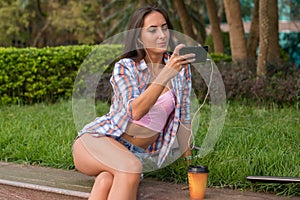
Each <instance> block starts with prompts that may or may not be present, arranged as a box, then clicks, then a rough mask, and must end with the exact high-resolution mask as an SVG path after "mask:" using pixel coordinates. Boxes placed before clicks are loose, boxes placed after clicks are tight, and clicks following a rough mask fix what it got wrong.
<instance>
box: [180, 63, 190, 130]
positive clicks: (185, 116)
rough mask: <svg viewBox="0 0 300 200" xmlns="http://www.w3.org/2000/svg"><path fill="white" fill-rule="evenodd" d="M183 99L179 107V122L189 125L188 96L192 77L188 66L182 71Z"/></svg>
mask: <svg viewBox="0 0 300 200" xmlns="http://www.w3.org/2000/svg"><path fill="white" fill-rule="evenodd" d="M182 87H183V90H182V92H183V98H182V105H181V122H182V123H184V124H190V123H191V116H190V95H191V88H192V77H191V70H190V66H187V67H186V68H185V70H184V81H183V85H182Z"/></svg>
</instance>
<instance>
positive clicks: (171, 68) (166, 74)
mask: <svg viewBox="0 0 300 200" xmlns="http://www.w3.org/2000/svg"><path fill="white" fill-rule="evenodd" d="M183 47H185V45H184V44H179V45H177V46H176V48H175V49H174V52H173V54H172V56H171V57H170V58H169V61H168V63H167V64H166V65H165V67H164V69H163V70H162V71H161V73H160V74H159V75H161V76H163V77H161V78H164V79H167V80H164V81H169V80H170V79H171V78H173V77H175V76H176V75H177V74H178V72H180V71H181V69H182V68H184V67H185V66H186V65H188V64H189V63H191V62H193V61H195V54H193V53H189V54H184V55H180V54H179V50H180V49H181V48H183ZM164 81H163V82H164Z"/></svg>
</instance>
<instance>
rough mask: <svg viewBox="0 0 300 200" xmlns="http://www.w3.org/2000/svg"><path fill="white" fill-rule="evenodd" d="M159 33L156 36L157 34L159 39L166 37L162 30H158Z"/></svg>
mask: <svg viewBox="0 0 300 200" xmlns="http://www.w3.org/2000/svg"><path fill="white" fill-rule="evenodd" d="M158 30H159V31H158V34H159V37H160V38H164V37H166V33H165V32H164V30H163V29H161V28H160V29H158Z"/></svg>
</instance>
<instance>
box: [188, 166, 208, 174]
mask: <svg viewBox="0 0 300 200" xmlns="http://www.w3.org/2000/svg"><path fill="white" fill-rule="evenodd" d="M188 172H192V173H193V172H194V173H208V172H209V170H208V167H207V166H199V165H197V166H195V165H190V166H189V168H188Z"/></svg>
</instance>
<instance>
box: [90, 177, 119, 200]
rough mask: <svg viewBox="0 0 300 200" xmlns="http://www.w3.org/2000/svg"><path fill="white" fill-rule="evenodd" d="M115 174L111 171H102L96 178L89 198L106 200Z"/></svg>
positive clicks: (91, 199)
mask: <svg viewBox="0 0 300 200" xmlns="http://www.w3.org/2000/svg"><path fill="white" fill-rule="evenodd" d="M113 178H114V177H113V176H112V174H111V173H109V172H101V173H100V174H99V175H98V176H97V177H96V178H95V183H94V185H93V188H92V191H91V194H90V197H89V199H90V200H93V199H98V200H106V199H107V198H108V194H109V191H110V188H111V186H112V183H113Z"/></svg>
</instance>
